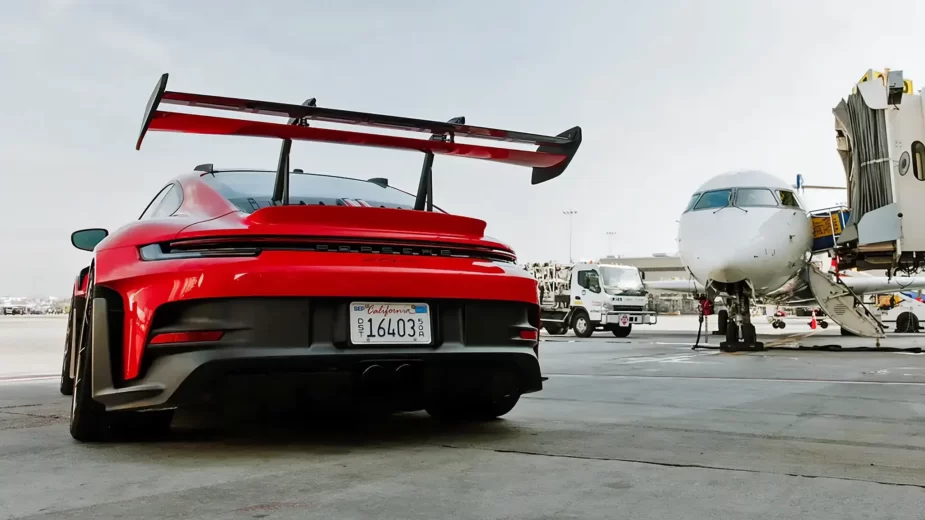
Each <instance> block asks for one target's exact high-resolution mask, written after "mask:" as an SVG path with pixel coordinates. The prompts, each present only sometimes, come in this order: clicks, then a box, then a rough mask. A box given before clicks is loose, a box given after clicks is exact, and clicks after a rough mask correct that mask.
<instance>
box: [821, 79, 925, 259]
mask: <svg viewBox="0 0 925 520" xmlns="http://www.w3.org/2000/svg"><path fill="white" fill-rule="evenodd" d="M923 103H925V98H923V96H922V92H921V91H919V92H914V91H913V88H912V81H909V80H906V79H904V78H903V73H902V71H898V70H889V69H886V70H884V71H883V72H877V71H873V70H868V71H867V73H866V74H865V75H864V77H862V78H861V80H860V81H859V82H858V83H857V85H856V86H855V87H854V88H853V90H852V93H851V95H849V96H848V97H847V99H843V100H842V101H841V102H840V103H839V104H838V106H836V107H835V108H834V109H833V113H834V115H835V131H836V139H837V148H838V153H839V155H840V156H841V159H842V164H843V166H844V170H845V176H846V178H847V190H848V207H849V209H850V212H849V213H848V217H847V220H846V221H845V222H844V229H843V230H842V231H841V233H837V237H836V239H835V254H836V255H837V257H838V259H839V266H838V267H839V270H845V269H851V268H854V269H857V270H859V271H865V270H887V271H888V272H889V273H890V274H891V275H892V274H895V273H896V272H903V273H906V274H911V273H913V272H916V271H919V270H921V269H922V268H923V267H925V225H923V224H925V108H923ZM819 245H820V246H821V245H822V244H821V243H820V244H819ZM814 249H815V247H814Z"/></svg>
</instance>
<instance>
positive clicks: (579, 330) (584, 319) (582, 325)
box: [572, 311, 594, 338]
mask: <svg viewBox="0 0 925 520" xmlns="http://www.w3.org/2000/svg"><path fill="white" fill-rule="evenodd" d="M572 330H574V331H575V335H576V336H578V337H579V338H590V337H591V336H592V335H593V334H594V325H593V324H592V323H591V318H589V317H588V314H587V313H586V312H584V311H581V312H577V313H575V317H574V318H572Z"/></svg>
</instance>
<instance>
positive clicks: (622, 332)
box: [610, 325, 633, 338]
mask: <svg viewBox="0 0 925 520" xmlns="http://www.w3.org/2000/svg"><path fill="white" fill-rule="evenodd" d="M632 331H633V326H632V325H627V326H626V327H621V326H619V325H617V326H616V327H614V328H612V329H610V332H613V335H614V336H616V337H618V338H625V337H627V336H629V335H630V332H632Z"/></svg>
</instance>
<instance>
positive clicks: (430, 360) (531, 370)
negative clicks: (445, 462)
mask: <svg viewBox="0 0 925 520" xmlns="http://www.w3.org/2000/svg"><path fill="white" fill-rule="evenodd" d="M106 319H107V301H106V300H105V299H104V298H97V299H95V300H94V312H93V320H94V323H93V329H92V330H93V340H92V341H93V352H94V356H93V365H92V370H93V377H92V381H93V398H94V400H96V401H98V402H100V403H102V404H103V405H104V406H105V407H106V409H107V410H156V409H166V408H176V407H180V406H185V405H189V404H194V403H196V402H198V401H200V400H201V399H202V398H203V397H204V396H207V395H209V394H211V393H212V392H213V391H214V390H216V389H218V388H220V387H222V386H223V385H224V384H225V383H226V382H228V380H229V379H233V378H238V377H249V376H272V377H271V378H270V380H271V381H274V380H277V381H278V380H283V379H285V380H288V381H292V382H295V383H302V384H303V385H301V386H308V387H314V388H318V389H319V390H321V391H329V390H331V389H335V391H336V389H338V388H344V389H346V390H347V391H348V392H349V390H350V389H352V388H355V387H356V386H357V385H356V384H357V383H359V382H360V379H361V378H362V374H363V372H364V371H365V370H366V369H367V368H369V367H370V366H372V365H378V366H380V367H382V369H384V370H380V372H382V374H384V376H385V378H386V379H387V380H388V379H390V378H393V376H394V377H395V378H397V377H398V374H397V373H396V370H397V369H398V368H399V367H406V366H407V367H410V368H411V370H412V371H413V374H414V375H415V377H416V378H418V380H419V384H418V385H417V386H416V387H415V389H416V393H417V397H419V398H426V397H427V396H428V395H430V394H436V393H442V392H446V391H465V390H466V389H471V390H473V391H479V390H484V389H485V388H486V385H490V384H491V377H493V376H494V375H495V374H504V375H511V376H513V380H514V381H516V385H517V391H518V392H520V393H531V392H537V391H540V390H542V381H543V378H542V376H541V372H540V366H539V360H538V358H537V355H536V353H535V352H534V350H533V345H530V344H524V345H523V346H520V345H517V346H513V345H499V346H492V345H479V346H472V345H464V344H462V343H461V342H453V341H444V342H443V343H441V344H440V345H439V346H437V347H399V348H396V347H389V348H358V347H352V348H343V347H339V346H336V345H335V344H333V343H326V342H325V343H313V344H312V345H311V346H285V347H279V346H270V345H268V346H262V345H260V346H255V345H248V346H235V345H208V346H203V347H202V348H198V349H192V350H191V349H185V350H176V351H174V352H171V351H169V350H166V349H165V351H164V352H163V353H161V354H160V355H158V356H157V357H155V358H153V359H152V360H151V362H150V364H149V365H148V366H146V368H145V370H144V372H143V374H142V375H141V376H140V377H138V378H136V379H133V380H131V381H128V382H122V383H119V384H117V383H116V382H114V380H113V377H112V375H113V371H112V368H113V367H112V366H111V356H107V355H105V352H107V346H108V345H110V338H109V330H110V328H109V327H108V326H107V323H106ZM406 369H407V368H406ZM260 390H261V389H260V388H256V387H255V388H253V391H254V392H255V393H257V392H259V391H260ZM339 397H343V395H341V396H339Z"/></svg>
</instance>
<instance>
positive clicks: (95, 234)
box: [71, 228, 109, 251]
mask: <svg viewBox="0 0 925 520" xmlns="http://www.w3.org/2000/svg"><path fill="white" fill-rule="evenodd" d="M107 236H109V231H106V230H105V229H102V228H90V229H81V230H79V231H75V232H73V233H71V244H72V245H73V246H74V247H76V248H77V249H80V250H82V251H93V249H94V248H95V247H96V245H97V244H99V243H100V242H102V241H103V239H104V238H106V237H107Z"/></svg>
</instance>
